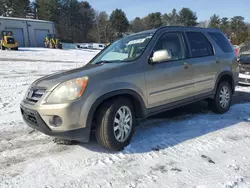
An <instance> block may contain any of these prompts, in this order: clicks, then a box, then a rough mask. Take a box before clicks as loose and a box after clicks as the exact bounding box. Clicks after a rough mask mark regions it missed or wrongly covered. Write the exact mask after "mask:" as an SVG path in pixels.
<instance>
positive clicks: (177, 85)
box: [145, 32, 195, 108]
mask: <svg viewBox="0 0 250 188" xmlns="http://www.w3.org/2000/svg"><path fill="white" fill-rule="evenodd" d="M159 50H168V51H170V52H171V54H172V57H171V59H170V60H168V61H165V62H161V63H153V64H147V65H146V73H145V76H146V84H147V95H148V107H149V108H154V107H159V106H162V105H166V104H169V105H170V106H171V103H172V105H173V104H175V102H181V100H183V99H186V98H191V100H192V98H194V94H193V91H194V88H195V82H194V80H193V69H192V65H191V63H189V61H190V59H187V57H188V56H187V54H188V53H187V52H188V50H187V48H186V45H185V42H184V37H183V33H182V32H165V33H163V34H162V35H161V36H160V37H159V38H158V41H157V42H156V44H155V46H154V49H153V52H155V51H159Z"/></svg>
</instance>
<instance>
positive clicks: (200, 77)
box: [186, 31, 217, 96]
mask: <svg viewBox="0 0 250 188" xmlns="http://www.w3.org/2000/svg"><path fill="white" fill-rule="evenodd" d="M186 38H187V41H188V45H189V52H190V57H191V59H190V63H191V66H192V69H193V79H194V81H195V87H194V94H195V95H196V96H197V95H202V94H203V95H206V94H207V93H209V92H211V91H212V90H213V89H214V84H215V80H216V72H217V71H216V69H217V68H216V67H217V65H216V64H217V59H216V57H215V55H214V50H213V47H212V45H211V43H210V42H209V40H208V38H207V37H206V35H205V34H204V33H202V32H196V31H188V32H186Z"/></svg>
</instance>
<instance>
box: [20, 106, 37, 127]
mask: <svg viewBox="0 0 250 188" xmlns="http://www.w3.org/2000/svg"><path fill="white" fill-rule="evenodd" d="M21 113H22V116H23V118H24V119H25V120H26V121H27V122H29V123H30V124H32V125H35V126H38V123H37V119H36V116H35V114H33V113H31V112H27V111H24V110H23V109H22V108H21Z"/></svg>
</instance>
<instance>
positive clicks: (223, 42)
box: [208, 32, 233, 53]
mask: <svg viewBox="0 0 250 188" xmlns="http://www.w3.org/2000/svg"><path fill="white" fill-rule="evenodd" d="M208 34H209V35H210V36H211V38H212V39H213V40H214V41H215V42H216V44H217V45H218V46H219V47H220V48H221V50H222V51H223V52H224V53H231V52H233V48H232V46H231V45H230V43H229V41H228V40H227V38H226V37H225V36H224V35H223V34H222V33H219V32H208Z"/></svg>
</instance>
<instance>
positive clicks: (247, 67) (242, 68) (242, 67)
mask: <svg viewBox="0 0 250 188" xmlns="http://www.w3.org/2000/svg"><path fill="white" fill-rule="evenodd" d="M240 72H250V63H247V64H240Z"/></svg>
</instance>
